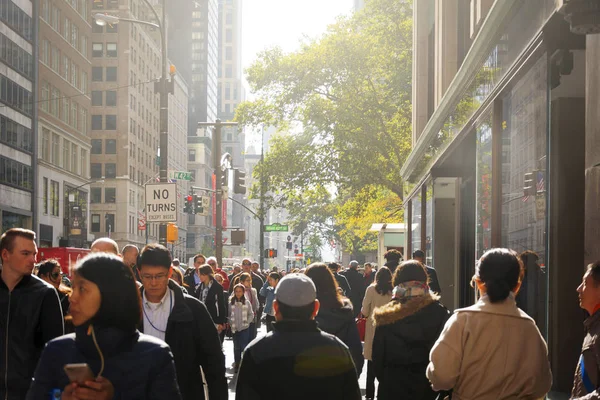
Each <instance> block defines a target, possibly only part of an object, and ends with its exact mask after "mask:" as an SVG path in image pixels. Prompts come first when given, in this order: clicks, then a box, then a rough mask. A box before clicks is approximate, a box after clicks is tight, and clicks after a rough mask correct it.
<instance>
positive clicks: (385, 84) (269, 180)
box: [236, 0, 412, 237]
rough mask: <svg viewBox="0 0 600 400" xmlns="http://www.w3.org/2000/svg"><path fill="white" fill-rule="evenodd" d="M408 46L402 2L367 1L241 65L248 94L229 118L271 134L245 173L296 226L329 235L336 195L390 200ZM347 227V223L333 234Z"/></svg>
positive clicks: (398, 183)
mask: <svg viewBox="0 0 600 400" xmlns="http://www.w3.org/2000/svg"><path fill="white" fill-rule="evenodd" d="M411 49H412V4H411V1H408V0H370V1H369V2H367V5H366V7H365V8H364V9H363V10H361V11H360V12H357V13H355V14H353V15H352V16H349V17H341V18H339V19H338V21H337V22H336V23H335V24H333V25H331V26H329V28H328V30H327V32H326V33H325V34H324V35H323V36H322V37H320V38H317V39H314V40H310V41H307V42H306V43H304V44H303V45H302V46H301V49H300V50H298V51H296V52H293V53H284V52H283V51H282V50H281V49H280V48H272V49H268V50H265V51H264V52H262V53H261V54H260V55H259V57H258V59H257V61H256V62H255V63H254V64H253V65H252V66H251V67H250V68H249V69H248V70H247V78H248V82H249V84H250V86H251V90H252V91H253V92H254V93H255V94H256V97H257V98H256V100H253V101H250V102H244V103H242V104H240V105H239V106H238V108H237V111H236V119H237V120H238V121H240V122H241V123H242V124H244V125H246V126H253V127H258V126H275V127H277V129H278V131H279V134H277V135H275V136H274V137H272V139H271V148H270V151H269V152H268V153H267V154H266V156H265V159H264V162H262V163H260V164H259V165H258V166H257V168H256V169H255V177H256V178H257V181H261V179H262V182H263V183H264V185H265V189H266V190H267V191H268V192H269V193H271V194H273V196H271V197H269V199H268V203H269V204H268V207H285V208H286V209H288V211H289V212H290V215H291V216H292V218H293V219H294V220H295V221H296V222H298V221H299V223H298V225H297V226H302V222H305V224H304V225H306V223H308V222H309V221H310V223H311V224H313V225H316V226H318V229H319V230H320V231H321V232H322V233H323V234H324V236H326V237H327V236H329V237H332V236H333V235H334V234H335V232H334V231H335V229H337V228H339V227H340V224H339V223H336V221H337V220H338V217H342V215H341V214H340V215H339V216H338V213H342V214H343V213H344V212H346V211H347V210H349V209H350V207H351V206H350V205H348V206H346V205H345V204H340V201H341V199H344V200H353V199H352V198H353V195H354V194H359V193H362V192H363V191H364V190H366V191H367V193H371V194H372V193H376V194H377V195H378V196H379V195H382V196H390V197H391V198H394V197H395V200H394V201H396V202H398V201H400V199H401V198H402V178H401V176H400V167H401V166H402V164H403V163H404V160H405V159H406V157H407V156H408V154H409V152H410V141H411V123H410V121H411V104H410V99H411V80H412V70H411V63H412V52H411ZM256 190H257V188H254V191H253V192H254V196H255V197H256ZM332 192H333V193H335V194H337V195H340V194H344V195H343V196H338V197H336V198H333V197H332V196H331V195H330V193H332ZM326 194H328V195H329V196H328V195H326ZM346 194H347V195H346ZM365 198H368V195H367V196H365ZM390 201H392V200H390ZM357 204H360V205H361V206H364V207H369V204H366V203H360V202H358V203H357ZM357 206H358V205H357ZM355 212H357V213H358V214H357V215H369V213H368V212H367V213H366V214H364V213H363V214H361V213H360V212H359V210H355ZM338 222H339V221H338ZM344 225H346V223H345V222H344ZM313 227H314V226H313ZM361 229H362V228H361ZM354 230H355V223H354V222H349V224H348V228H347V229H342V232H349V231H354ZM361 232H362V231H361ZM361 235H362V233H359V234H358V237H360V236H361Z"/></svg>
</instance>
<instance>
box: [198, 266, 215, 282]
mask: <svg viewBox="0 0 600 400" xmlns="http://www.w3.org/2000/svg"><path fill="white" fill-rule="evenodd" d="M198 273H199V274H200V275H208V276H210V278H211V279H212V278H213V275H214V272H213V269H212V267H211V266H210V265H208V264H204V265H201V266H200V268H198Z"/></svg>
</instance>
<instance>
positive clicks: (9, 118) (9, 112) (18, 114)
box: [0, 0, 59, 231]
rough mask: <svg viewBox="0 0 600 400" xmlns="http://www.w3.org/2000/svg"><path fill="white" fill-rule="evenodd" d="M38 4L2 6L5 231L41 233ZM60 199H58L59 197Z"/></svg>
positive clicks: (0, 185) (0, 169)
mask: <svg viewBox="0 0 600 400" xmlns="http://www.w3.org/2000/svg"><path fill="white" fill-rule="evenodd" d="M37 4H38V2H37V1H30V0H20V1H15V2H13V1H11V0H2V1H1V2H0V27H1V28H2V30H1V33H0V39H1V40H2V49H3V51H2V53H1V55H0V65H1V66H2V69H1V70H0V86H1V89H2V90H1V91H0V102H1V103H2V106H1V107H0V216H1V218H2V231H5V230H6V229H9V228H12V227H25V228H34V229H37V223H35V222H34V219H35V215H34V213H35V207H36V205H37V202H36V201H35V196H36V192H37V191H36V190H35V178H36V174H35V165H36V163H37V160H36V157H37V155H36V153H37V149H36V147H35V138H36V137H37V133H36V126H35V125H34V121H35V120H36V115H37V110H36V108H35V107H34V104H35V102H36V100H37V97H36V94H35V93H36V90H35V81H34V77H35V71H36V65H35V62H34V60H35V56H34V54H35V51H36V47H37V37H36V26H37V24H36V21H35V18H36V15H37ZM56 195H57V196H59V193H58V192H57V194H56Z"/></svg>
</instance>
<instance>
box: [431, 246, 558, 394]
mask: <svg viewBox="0 0 600 400" xmlns="http://www.w3.org/2000/svg"><path fill="white" fill-rule="evenodd" d="M522 268H523V265H522V263H521V261H520V260H519V258H518V256H517V253H515V252H514V251H512V250H508V249H492V250H489V251H487V252H486V253H485V254H484V255H483V256H482V257H481V259H480V260H479V263H478V264H477V267H476V270H475V276H474V277H473V283H474V284H475V285H476V286H477V288H478V289H479V292H480V293H481V295H482V297H481V298H480V299H479V301H478V302H477V303H476V304H475V305H473V306H471V307H467V308H463V309H459V310H456V311H455V312H454V314H453V315H452V317H451V318H450V319H449V320H448V322H447V323H446V326H445V327H444V331H443V332H442V334H441V336H440V337H439V339H438V341H437V342H436V344H435V346H434V347H433V349H432V350H431V355H430V358H431V361H430V363H429V366H428V367H427V377H428V378H429V380H430V381H431V384H432V385H433V388H434V389H436V390H450V389H453V394H452V399H454V400H455V399H459V400H460V399H482V400H487V399H494V400H496V399H498V400H501V399H539V398H542V397H544V396H545V395H546V393H547V392H548V391H549V390H550V387H551V385H552V373H551V372H550V363H549V362H548V348H547V346H546V342H545V341H544V338H543V337H542V335H541V334H540V331H539V330H538V328H537V326H536V325H535V322H534V321H533V320H532V319H531V317H529V316H528V315H527V314H526V313H525V312H523V311H522V310H520V309H519V308H518V307H517V304H516V302H515V294H516V293H517V292H518V291H519V286H520V277H521V270H522Z"/></svg>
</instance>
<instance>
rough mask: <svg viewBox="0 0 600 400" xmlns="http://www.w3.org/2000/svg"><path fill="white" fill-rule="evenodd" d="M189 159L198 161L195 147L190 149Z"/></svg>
mask: <svg viewBox="0 0 600 400" xmlns="http://www.w3.org/2000/svg"><path fill="white" fill-rule="evenodd" d="M188 161H190V162H195V161H196V150H195V149H189V150H188Z"/></svg>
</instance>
